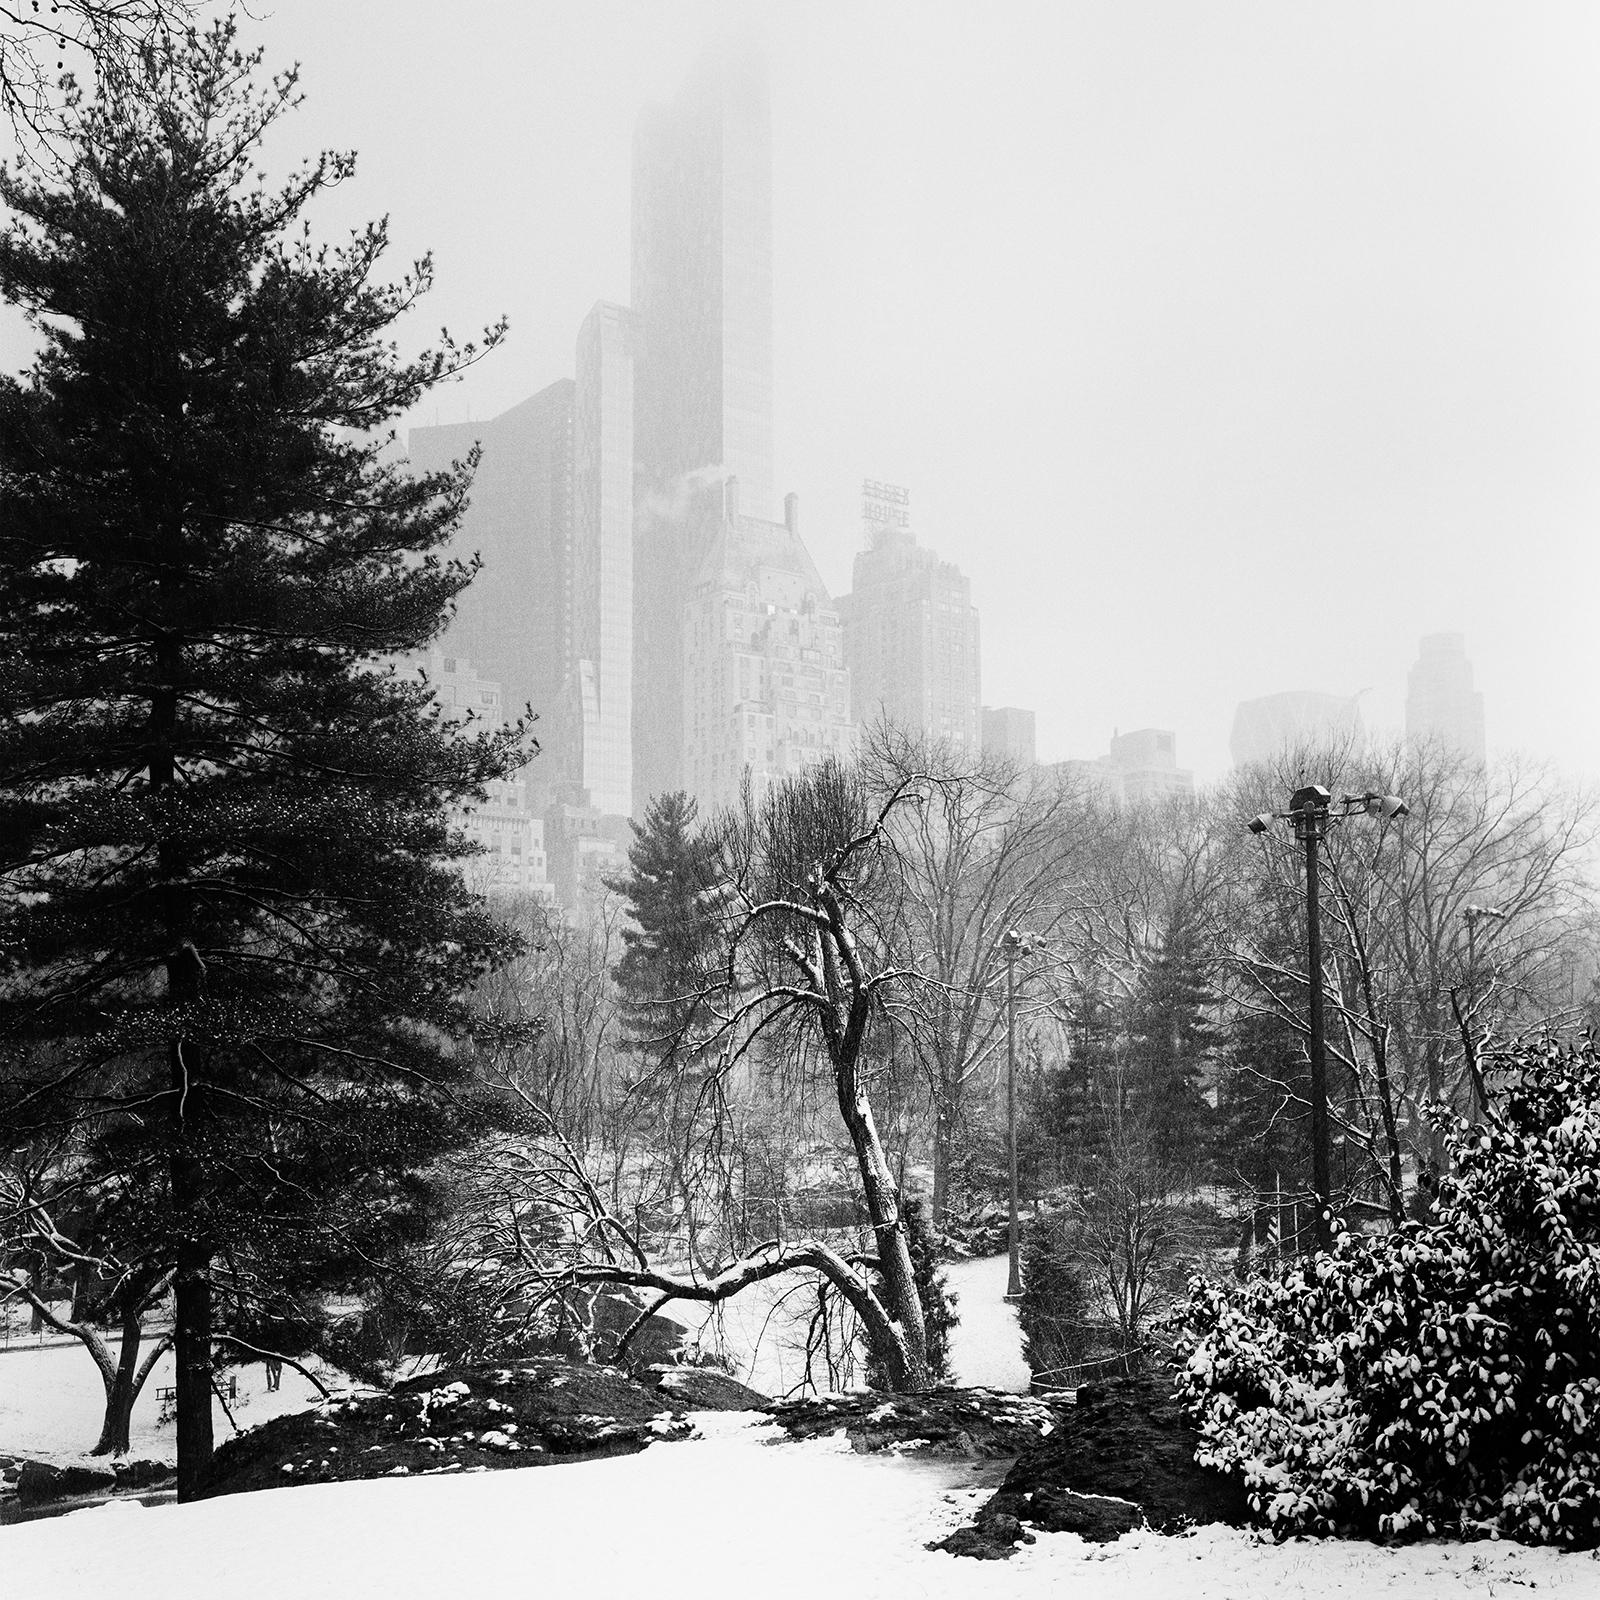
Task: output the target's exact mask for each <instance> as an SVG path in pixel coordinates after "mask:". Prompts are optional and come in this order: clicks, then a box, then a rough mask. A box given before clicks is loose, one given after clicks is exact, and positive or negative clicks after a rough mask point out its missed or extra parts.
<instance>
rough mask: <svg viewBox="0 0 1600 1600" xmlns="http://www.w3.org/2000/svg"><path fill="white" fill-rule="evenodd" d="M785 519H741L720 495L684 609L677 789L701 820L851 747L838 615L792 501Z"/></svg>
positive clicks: (734, 497) (731, 497) (729, 494)
mask: <svg viewBox="0 0 1600 1600" xmlns="http://www.w3.org/2000/svg"><path fill="white" fill-rule="evenodd" d="M784 511H785V517H784V521H782V522H769V521H767V520H766V519H765V518H762V517H752V516H746V515H745V514H744V513H743V511H742V509H741V506H740V501H739V485H738V484H737V482H735V481H733V480H730V481H729V482H728V483H727V484H726V485H725V486H724V488H723V494H722V506H721V513H720V519H719V526H718V527H717V528H716V530H715V531H714V533H713V534H712V536H711V539H710V542H709V544H708V546H707V549H706V552H705V555H704V557H703V559H702V561H701V565H700V570H699V572H698V573H697V574H696V575H695V579H694V582H693V584H692V585H691V587H690V591H689V596H688V599H687V601H686V603H685V607H684V626H683V648H684V671H683V688H684V702H683V728H684V735H685V744H684V772H685V787H686V788H687V789H688V791H689V793H690V794H692V795H693V796H694V798H695V799H696V800H697V801H698V802H699V804H700V810H701V814H702V815H705V814H706V813H708V812H709V811H712V810H714V809H717V808H720V807H724V806H731V805H734V804H736V803H737V802H738V800H739V796H740V792H741V789H742V788H743V786H744V784H745V782H746V780H747V779H748V781H749V783H750V785H751V787H752V789H753V790H754V792H755V793H756V794H758V795H759V794H760V793H761V792H762V791H763V790H764V789H766V788H767V787H768V786H769V785H771V784H772V783H774V782H776V781H780V780H782V779H783V778H786V777H790V776H793V775H794V774H796V773H799V772H802V771H804V770H805V769H806V768H807V767H809V766H812V765H814V764H815V763H817V762H819V761H821V760H823V759H824V758H825V757H827V756H830V755H832V756H839V757H847V756H849V755H850V754H851V752H852V751H853V750H854V748H855V728H854V725H853V724H852V722H851V719H850V675H849V672H848V671H847V669H846V667H845V659H844V633H843V627H842V625H841V622H840V618H839V613H838V610H837V608H836V607H835V606H834V605H833V604H832V602H831V601H830V600H829V598H828V592H827V590H826V589H825V588H824V587H823V584H822V579H821V578H820V577H819V576H818V574H817V569H816V567H815V565H814V564H813V563H812V560H811V557H810V555H809V554H808V553H807V551H806V548H805V545H804V544H803V543H802V542H801V540H800V529H799V510H798V502H797V500H796V498H795V496H793V495H790V496H789V497H788V499H787V500H786V501H785V504H784Z"/></svg>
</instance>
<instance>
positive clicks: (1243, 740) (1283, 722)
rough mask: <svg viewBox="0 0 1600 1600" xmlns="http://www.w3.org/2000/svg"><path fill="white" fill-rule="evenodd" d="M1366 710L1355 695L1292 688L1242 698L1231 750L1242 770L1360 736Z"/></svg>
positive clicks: (1235, 762) (1230, 745) (1230, 744)
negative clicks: (1304, 748)
mask: <svg viewBox="0 0 1600 1600" xmlns="http://www.w3.org/2000/svg"><path fill="white" fill-rule="evenodd" d="M1360 732H1361V711H1360V708H1359V706H1358V705H1357V703H1356V700H1355V698H1354V696H1346V695H1337V694H1320V693H1318V692H1317V691H1316V690H1314V689H1290V690H1286V691H1285V692H1283V693H1282V694H1267V695H1262V696H1261V697H1260V698H1259V699H1256V700H1241V701H1240V702H1239V706H1238V709H1237V710H1236V711H1235V712H1234V714H1233V734H1232V736H1231V737H1230V738H1229V740H1228V751H1229V753H1230V754H1231V755H1232V757H1233V764H1234V766H1236V767H1247V766H1251V765H1254V764H1255V763H1257V762H1269V761H1273V760H1276V759H1277V758H1278V757H1279V756H1281V755H1282V754H1283V753H1284V752H1285V751H1286V750H1293V749H1295V748H1296V747H1298V746H1301V745H1312V744H1329V743H1335V742H1338V741H1340V740H1343V739H1348V738H1353V737H1357V736H1359V734H1360Z"/></svg>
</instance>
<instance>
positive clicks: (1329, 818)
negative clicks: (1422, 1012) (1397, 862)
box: [1250, 783, 1411, 1250]
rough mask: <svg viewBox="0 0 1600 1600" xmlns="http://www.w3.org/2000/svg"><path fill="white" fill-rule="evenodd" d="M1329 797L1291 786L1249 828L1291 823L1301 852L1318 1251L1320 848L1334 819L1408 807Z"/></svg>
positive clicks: (1326, 1234)
mask: <svg viewBox="0 0 1600 1600" xmlns="http://www.w3.org/2000/svg"><path fill="white" fill-rule="evenodd" d="M1332 803H1333V796H1332V795H1331V794H1329V792H1328V791H1327V790H1326V789H1324V788H1323V787H1322V785H1321V784H1320V783H1312V784H1307V785H1306V787H1305V788H1303V789H1296V790H1295V792H1294V794H1293V795H1292V796H1290V799H1289V809H1288V810H1287V811H1278V812H1271V811H1264V812H1262V814H1261V815H1260V816H1259V817H1252V818H1251V819H1250V831H1251V832H1252V833H1265V832H1266V831H1267V829H1268V828H1269V827H1271V825H1272V823H1273V822H1274V821H1275V820H1284V821H1288V822H1290V823H1292V824H1293V825H1294V836H1295V839H1296V840H1297V841H1298V842H1299V843H1300V844H1302V845H1304V846H1305V854H1306V962H1307V966H1308V968H1309V971H1308V972H1307V975H1306V976H1307V1006H1306V1010H1307V1018H1306V1021H1307V1025H1308V1030H1309V1035H1310V1037H1309V1040H1308V1042H1307V1047H1306V1054H1307V1056H1308V1057H1309V1059H1310V1062H1311V1190H1312V1195H1313V1197H1314V1199H1315V1201H1316V1241H1317V1249H1318V1250H1331V1249H1332V1248H1333V1141H1332V1139H1331V1138H1330V1136H1329V1132H1328V1055H1327V1040H1326V1032H1325V1029H1324V1024H1323V1017H1322V1001H1323V995H1322V892H1321V888H1322V886H1321V882H1320V878H1319V847H1320V845H1321V843H1322V841H1323V840H1324V839H1325V838H1327V836H1328V828H1329V825H1330V824H1331V823H1333V822H1334V821H1339V820H1342V819H1343V818H1345V817H1353V816H1358V815H1365V816H1369V817H1377V818H1378V819H1379V820H1380V821H1383V822H1392V821H1396V820H1398V819H1399V818H1401V817H1403V816H1406V815H1407V814H1408V813H1409V812H1410V810H1411V808H1410V807H1409V806H1408V805H1407V804H1406V803H1405V801H1404V800H1402V799H1401V798H1400V797H1399V796H1398V795H1393V794H1371V793H1368V794H1359V795H1357V794H1347V795H1343V796H1341V797H1340V801H1339V804H1340V805H1341V806H1342V807H1343V809H1342V810H1341V811H1339V812H1337V813H1335V812H1334V811H1332V810H1331V806H1332Z"/></svg>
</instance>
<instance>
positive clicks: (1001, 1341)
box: [667, 1256, 1029, 1396]
mask: <svg viewBox="0 0 1600 1600" xmlns="http://www.w3.org/2000/svg"><path fill="white" fill-rule="evenodd" d="M1007 1267H1008V1262H1007V1258H1006V1257H1005V1256H991V1257H988V1258H986V1259H983V1260H977V1261H957V1262H954V1263H952V1264H951V1265H950V1266H948V1267H946V1268H945V1272H946V1275H947V1278H948V1281H949V1284H950V1287H951V1288H952V1289H953V1290H954V1291H955V1292H956V1294H957V1296H958V1297H959V1299H958V1302H957V1307H956V1309H957V1311H958V1313H959V1314H960V1317H961V1322H960V1325H959V1326H958V1327H957V1328H956V1330H955V1332H954V1334H953V1335H952V1337H951V1342H950V1364H951V1369H952V1372H953V1374H954V1377H955V1381H956V1382H957V1383H961V1384H985V1385H987V1386H988V1387H990V1388H993V1389H1009V1390H1012V1391H1014V1392H1016V1393H1023V1392H1025V1391H1026V1390H1027V1388H1028V1381H1029V1372H1028V1364H1027V1362H1026V1361H1024V1360H1023V1358H1022V1330H1021V1329H1020V1328H1019V1327H1018V1326H1017V1313H1016V1308H1015V1307H1014V1306H1009V1305H1007V1304H1006V1301H1005V1293H1006V1275H1007ZM815 1282H816V1279H815V1276H814V1274H811V1273H807V1272H791V1273H785V1274H784V1275H783V1276H782V1277H778V1278H770V1279H768V1280H767V1281H766V1282H765V1283H756V1284H752V1285H751V1286H750V1287H749V1288H748V1289H746V1290H745V1291H744V1292H743V1293H742V1294H739V1295H736V1296H735V1297H734V1298H733V1299H732V1300H729V1301H726V1302H724V1304H722V1305H721V1306H719V1307H715V1308H712V1307H701V1306H697V1305H693V1304H691V1303H689V1302H687V1301H680V1302H678V1303H677V1304H674V1305H671V1306H669V1307H668V1308H667V1315H668V1316H670V1317H676V1318H677V1319H678V1320H679V1321H681V1322H684V1323H686V1324H688V1325H689V1326H690V1327H691V1328H694V1327H698V1328H700V1330H701V1339H702V1342H703V1344H704V1346H705V1348H707V1349H708V1350H715V1351H718V1352H720V1353H722V1354H725V1355H727V1356H728V1357H730V1358H731V1360H732V1361H733V1363H734V1366H735V1368H736V1369H737V1370H736V1371H735V1373H734V1376H735V1377H736V1378H738V1379H739V1380H740V1382H741V1383H747V1384H749V1385H750V1387H751V1388H752V1389H756V1390H758V1391H759V1392H760V1393H762V1394H767V1395H774V1396H782V1395H785V1394H788V1393H789V1392H790V1391H791V1390H792V1389H794V1388H795V1386H796V1385H798V1384H799V1383H800V1381H801V1379H802V1378H803V1377H804V1375H805V1346H806V1329H807V1325H808V1323H809V1322H810V1320H811V1317H812V1315H813V1313H814V1312H815V1310H816V1304H817V1299H816V1292H815V1289H814V1284H815ZM813 1372H814V1374H815V1376H816V1378H817V1380H818V1382H819V1384H822V1385H823V1386H824V1387H825V1386H826V1380H825V1376H824V1374H823V1372H822V1369H821V1368H820V1367H817V1366H814V1367H813ZM857 1381H858V1382H859V1381H860V1375H859V1372H858V1374H857Z"/></svg>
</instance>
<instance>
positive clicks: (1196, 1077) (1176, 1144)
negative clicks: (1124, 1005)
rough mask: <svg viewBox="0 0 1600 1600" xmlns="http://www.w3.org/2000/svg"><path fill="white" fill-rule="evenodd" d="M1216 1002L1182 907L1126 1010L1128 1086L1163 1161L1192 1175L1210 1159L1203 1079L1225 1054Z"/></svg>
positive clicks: (1194, 932)
mask: <svg viewBox="0 0 1600 1600" xmlns="http://www.w3.org/2000/svg"><path fill="white" fill-rule="evenodd" d="M1216 1007H1217V996H1216V992H1215V989H1214V987H1213V985H1212V983H1211V979H1210V975H1209V973H1208V971H1207V958H1206V952H1205V947H1204V944H1203V941H1202V939H1201V936H1200V930H1199V928H1198V927H1197V925H1196V924H1195V922H1194V921H1193V919H1192V917H1191V916H1190V915H1188V914H1187V913H1186V911H1185V908H1183V907H1181V906H1180V907H1179V908H1178V909H1177V910H1176V911H1175V912H1174V914H1173V916H1172V918H1171V921H1170V923H1169V925H1168V927H1167V929H1166V931H1165V934H1164V936H1163V938H1162V940H1161V945H1160V948H1159V949H1158V950H1157V951H1156V953H1155V955H1154V956H1153V958H1152V959H1151V960H1150V962H1149V964H1148V965H1147V966H1146V967H1145V968H1144V969H1143V971H1142V972H1141V973H1140V974H1139V979H1138V982H1137V984H1136V985H1135V987H1134V992H1133V994H1132V996H1131V997H1130V1001H1129V1005H1128V1036H1129V1037H1128V1064H1129V1067H1130V1069H1131V1070H1130V1080H1131V1081H1130V1084H1129V1087H1130V1089H1131V1090H1132V1092H1133V1094H1134V1095H1135V1096H1136V1097H1137V1098H1138V1099H1139V1100H1140V1101H1142V1102H1143V1105H1142V1107H1141V1110H1142V1116H1143V1121H1144V1123H1145V1125H1146V1126H1147V1128H1148V1129H1149V1132H1150V1135H1151V1138H1152V1140H1153V1142H1154V1150H1155V1153H1156V1155H1157V1156H1158V1158H1159V1159H1160V1160H1161V1161H1162V1162H1163V1163H1164V1164H1165V1165H1167V1166H1168V1167H1169V1168H1171V1169H1174V1170H1188V1171H1190V1172H1194V1171H1195V1170H1196V1169H1197V1168H1198V1166H1199V1165H1200V1163H1201V1162H1202V1161H1203V1160H1204V1159H1205V1157H1206V1155H1207V1152H1208V1146H1209V1144H1210V1135H1211V1131H1212V1129H1211V1122H1212V1117H1211V1107H1210V1105H1209V1104H1208V1103H1207V1102H1206V1100H1205V1097H1204V1093H1203V1091H1204V1089H1205V1087H1206V1084H1205V1080H1206V1078H1207V1076H1208V1075H1209V1072H1210V1069H1211V1068H1212V1066H1213V1065H1214V1063H1215V1061H1216V1058H1217V1056H1218V1054H1219V1052H1220V1050H1221V1048H1222V1044H1223V1034H1222V1030H1221V1029H1220V1028H1218V1027H1217V1025H1216V1024H1215V1022H1214V1021H1213V1015H1214V1013H1215V1010H1216Z"/></svg>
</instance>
